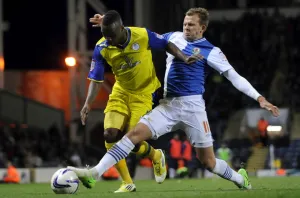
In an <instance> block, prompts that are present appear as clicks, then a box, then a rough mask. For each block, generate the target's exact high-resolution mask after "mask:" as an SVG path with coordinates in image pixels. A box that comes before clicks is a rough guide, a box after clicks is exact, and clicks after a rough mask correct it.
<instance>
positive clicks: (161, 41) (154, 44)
mask: <svg viewBox="0 0 300 198" xmlns="http://www.w3.org/2000/svg"><path fill="white" fill-rule="evenodd" d="M147 33H148V38H149V46H150V48H151V49H166V47H167V45H168V41H167V40H166V39H165V38H164V37H163V36H162V35H160V34H157V33H154V32H151V31H150V30H148V29H147Z"/></svg>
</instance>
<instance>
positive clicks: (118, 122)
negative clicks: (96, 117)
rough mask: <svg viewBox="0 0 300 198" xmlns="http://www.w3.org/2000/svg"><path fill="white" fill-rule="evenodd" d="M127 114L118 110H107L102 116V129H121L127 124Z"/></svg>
mask: <svg viewBox="0 0 300 198" xmlns="http://www.w3.org/2000/svg"><path fill="white" fill-rule="evenodd" d="M127 122H128V116H127V115H125V114H124V113H120V112H118V111H108V112H106V113H105V117H104V129H105V130H106V129H109V128H114V129H119V130H120V131H123V130H124V129H125V127H126V125H127Z"/></svg>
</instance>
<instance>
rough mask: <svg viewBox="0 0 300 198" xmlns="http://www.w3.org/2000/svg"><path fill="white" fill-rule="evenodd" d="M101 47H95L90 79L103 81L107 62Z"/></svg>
mask: <svg viewBox="0 0 300 198" xmlns="http://www.w3.org/2000/svg"><path fill="white" fill-rule="evenodd" d="M101 49H102V48H101V47H100V46H98V45H97V46H96V47H95V49H94V53H93V57H92V62H91V67H90V72H89V74H88V79H90V80H92V81H96V82H102V81H103V80H104V69H105V65H107V62H106V61H105V59H104V58H103V56H102V55H101V53H100V51H101Z"/></svg>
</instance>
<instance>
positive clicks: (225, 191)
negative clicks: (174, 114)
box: [0, 177, 300, 198]
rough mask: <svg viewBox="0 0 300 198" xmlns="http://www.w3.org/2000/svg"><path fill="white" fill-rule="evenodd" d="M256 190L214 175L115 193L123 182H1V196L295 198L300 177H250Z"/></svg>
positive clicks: (147, 183)
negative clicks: (69, 188)
mask: <svg viewBox="0 0 300 198" xmlns="http://www.w3.org/2000/svg"><path fill="white" fill-rule="evenodd" d="M251 183H252V186H253V190H248V191H246V190H239V189H237V188H236V186H235V185H234V184H232V183H231V182H229V181H226V180H223V179H219V178H212V179H198V180H195V179H193V180H189V179H186V180H166V181H165V182H164V183H163V184H156V183H155V181H136V185H137V192H134V193H122V194H114V193H113V191H114V190H116V189H117V188H118V187H119V185H120V182H119V181H102V182H98V183H97V185H96V187H95V188H93V189H86V188H85V187H84V186H83V185H81V184H80V187H79V190H78V191H77V193H76V194H74V195H56V194H54V193H53V192H52V190H51V188H50V184H20V185H14V184H11V185H6V184H0V198H23V197H24V198H40V197H43V198H44V197H45V198H56V197H62V196H63V197H71V196H73V197H76V198H90V197H91V198H92V197H93V198H104V197H109V198H112V197H130V198H134V197H143V198H163V197H182V198H187V197H191V198H194V197H195V198H196V197H201V198H206V197H207V198H208V197H209V198H214V197H216V198H217V197H218V198H255V197H258V198H264V197H272V198H283V197H287V198H293V197H295V198H296V197H297V198H299V197H300V177H277V178H251Z"/></svg>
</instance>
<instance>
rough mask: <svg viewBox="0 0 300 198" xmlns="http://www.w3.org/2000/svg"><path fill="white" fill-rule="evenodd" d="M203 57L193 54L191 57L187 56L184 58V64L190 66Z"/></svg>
mask: <svg viewBox="0 0 300 198" xmlns="http://www.w3.org/2000/svg"><path fill="white" fill-rule="evenodd" d="M203 58H204V57H203V56H202V55H201V54H194V55H192V56H188V57H186V59H185V61H184V62H185V63H186V64H192V63H194V62H196V61H198V60H202V59H203Z"/></svg>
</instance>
